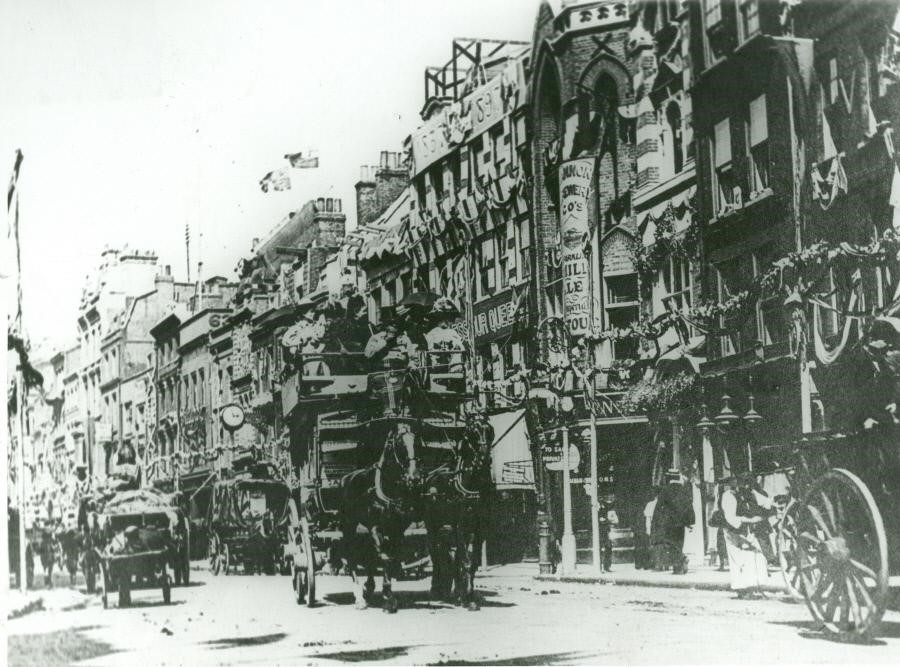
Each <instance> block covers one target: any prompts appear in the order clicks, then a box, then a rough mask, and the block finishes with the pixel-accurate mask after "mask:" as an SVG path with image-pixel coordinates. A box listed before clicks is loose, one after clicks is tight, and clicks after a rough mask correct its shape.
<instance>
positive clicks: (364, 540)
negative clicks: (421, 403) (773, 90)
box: [339, 418, 420, 613]
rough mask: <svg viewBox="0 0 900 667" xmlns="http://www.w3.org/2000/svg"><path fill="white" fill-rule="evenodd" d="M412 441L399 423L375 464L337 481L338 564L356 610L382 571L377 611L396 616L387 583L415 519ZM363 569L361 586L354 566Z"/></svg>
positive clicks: (416, 479)
mask: <svg viewBox="0 0 900 667" xmlns="http://www.w3.org/2000/svg"><path fill="white" fill-rule="evenodd" d="M416 440H417V437H416V435H415V433H414V432H413V430H412V428H411V426H410V423H409V422H408V421H406V420H401V419H399V418H398V421H397V422H396V424H395V426H394V428H393V429H392V430H391V431H390V432H389V433H388V435H387V438H386V439H385V442H384V446H383V448H382V450H381V456H380V457H379V459H378V462H377V463H375V464H373V465H371V466H368V467H366V468H362V469H360V470H356V471H354V472H352V473H350V474H348V475H346V476H345V477H344V478H343V479H342V480H341V506H340V511H339V521H340V525H341V534H342V536H343V537H342V539H341V561H342V564H343V567H344V569H345V570H346V571H347V572H348V573H349V574H350V577H351V578H352V579H353V584H354V596H355V599H356V607H357V608H358V609H364V608H365V607H366V606H367V605H368V600H369V598H371V596H372V593H374V590H375V578H374V577H375V571H376V569H377V567H378V565H379V564H380V566H381V569H382V572H383V581H382V595H383V598H384V602H383V607H382V609H383V610H384V611H385V612H387V613H395V612H396V611H397V608H398V604H397V599H396V597H394V594H393V591H392V585H391V583H392V579H393V577H394V576H395V575H396V574H397V573H398V572H399V570H400V543H401V542H402V540H403V534H404V532H405V531H406V529H407V527H408V526H409V524H410V523H411V522H412V521H413V519H414V518H415V515H416V509H417V506H418V502H417V497H418V496H419V495H420V491H419V489H420V479H419V473H418V468H417V465H416V447H415V445H416ZM359 565H362V566H363V567H364V568H365V570H366V582H365V585H363V584H362V583H361V580H360V579H358V578H357V572H356V570H357V566H359Z"/></svg>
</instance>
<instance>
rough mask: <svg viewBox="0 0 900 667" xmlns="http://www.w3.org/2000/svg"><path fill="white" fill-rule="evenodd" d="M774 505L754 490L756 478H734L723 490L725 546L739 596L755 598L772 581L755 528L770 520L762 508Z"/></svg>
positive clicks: (735, 588)
mask: <svg viewBox="0 0 900 667" xmlns="http://www.w3.org/2000/svg"><path fill="white" fill-rule="evenodd" d="M767 506H769V507H770V506H771V502H770V501H769V499H768V498H767V497H766V496H764V495H762V494H760V493H758V492H757V491H756V490H754V489H753V484H752V478H751V477H750V476H746V475H745V476H741V477H740V478H739V479H735V478H732V479H731V480H729V482H728V487H727V488H726V490H725V491H724V492H723V493H722V499H721V507H722V514H723V515H724V518H725V523H726V524H727V525H726V526H725V547H726V550H727V551H728V570H729V572H730V573H731V589H732V590H733V591H735V592H736V593H737V595H738V597H739V598H741V599H747V598H752V597H754V596H755V595H757V594H759V593H760V590H759V589H760V586H761V585H762V584H764V583H766V582H767V581H768V578H769V570H768V564H767V563H766V557H765V556H764V555H763V550H762V547H761V546H760V544H759V540H758V538H757V535H756V531H754V527H755V526H756V524H758V523H761V522H763V521H765V520H766V518H765V516H763V513H762V509H764V508H766V507H767Z"/></svg>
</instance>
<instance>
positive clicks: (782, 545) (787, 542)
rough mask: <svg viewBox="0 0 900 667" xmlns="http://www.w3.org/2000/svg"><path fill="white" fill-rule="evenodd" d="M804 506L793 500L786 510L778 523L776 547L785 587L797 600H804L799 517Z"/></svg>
mask: <svg viewBox="0 0 900 667" xmlns="http://www.w3.org/2000/svg"><path fill="white" fill-rule="evenodd" d="M802 508H803V505H802V504H801V503H799V502H797V501H796V500H791V502H790V503H788V506H787V507H786V508H785V509H784V514H783V515H782V517H781V520H780V521H779V522H778V533H777V540H776V547H777V549H778V563H779V565H781V575H782V577H784V585H785V587H786V588H787V590H788V593H790V594H791V596H793V597H794V598H795V599H797V600H802V599H803V576H802V574H803V573H802V571H801V569H800V550H799V544H798V541H797V539H798V535H799V533H798V531H797V526H798V515H799V514H800V512H801V511H802Z"/></svg>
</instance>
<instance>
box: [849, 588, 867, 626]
mask: <svg viewBox="0 0 900 667" xmlns="http://www.w3.org/2000/svg"><path fill="white" fill-rule="evenodd" d="M844 584H845V585H846V587H847V596H848V597H849V598H850V613H851V615H852V616H853V618H854V619H856V621H857V625H862V623H863V617H862V611H861V610H860V607H859V599H857V597H856V593H855V592H854V591H853V585H852V584H851V583H850V581H849V580H844Z"/></svg>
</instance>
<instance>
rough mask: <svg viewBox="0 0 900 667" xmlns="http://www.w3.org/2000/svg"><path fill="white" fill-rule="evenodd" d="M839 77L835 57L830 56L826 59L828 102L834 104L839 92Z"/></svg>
mask: <svg viewBox="0 0 900 667" xmlns="http://www.w3.org/2000/svg"><path fill="white" fill-rule="evenodd" d="M840 86H841V79H840V76H838V62H837V58H830V59H829V60H828V103H829V104H834V103H835V102H837V100H838V96H839V95H840V93H841V90H840Z"/></svg>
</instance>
